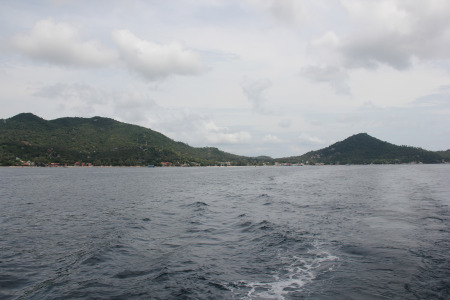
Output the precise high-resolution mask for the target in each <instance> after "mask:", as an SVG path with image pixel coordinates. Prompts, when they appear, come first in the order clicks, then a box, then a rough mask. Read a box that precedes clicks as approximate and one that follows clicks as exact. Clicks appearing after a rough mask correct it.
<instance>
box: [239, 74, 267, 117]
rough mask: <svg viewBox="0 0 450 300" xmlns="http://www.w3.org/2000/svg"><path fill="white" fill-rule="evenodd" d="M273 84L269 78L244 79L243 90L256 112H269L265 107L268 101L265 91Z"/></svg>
mask: <svg viewBox="0 0 450 300" xmlns="http://www.w3.org/2000/svg"><path fill="white" fill-rule="evenodd" d="M271 86H272V82H271V81H270V80H269V79H268V78H260V79H257V80H249V79H244V81H243V83H242V91H243V92H244V94H245V96H247V99H248V100H249V101H250V102H251V104H252V106H253V109H254V110H255V111H256V112H259V113H267V110H266V109H265V107H264V103H265V102H267V98H266V96H265V94H264V92H265V91H266V90H267V89H268V88H270V87H271Z"/></svg>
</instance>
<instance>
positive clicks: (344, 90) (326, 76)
mask: <svg viewBox="0 0 450 300" xmlns="http://www.w3.org/2000/svg"><path fill="white" fill-rule="evenodd" d="M300 74H301V75H302V76H304V77H306V78H308V79H309V80H310V81H312V82H319V83H320V82H325V83H329V84H330V85H331V87H332V88H333V89H334V90H335V92H336V93H337V94H344V95H348V94H350V87H349V85H348V81H349V76H348V73H347V71H346V70H345V69H343V68H339V67H333V66H323V67H317V66H307V67H304V68H302V69H301V71H300Z"/></svg>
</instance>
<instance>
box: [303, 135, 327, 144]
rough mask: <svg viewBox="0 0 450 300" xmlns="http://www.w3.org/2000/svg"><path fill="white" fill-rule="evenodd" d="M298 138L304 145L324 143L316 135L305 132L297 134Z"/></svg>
mask: <svg viewBox="0 0 450 300" xmlns="http://www.w3.org/2000/svg"><path fill="white" fill-rule="evenodd" d="M299 140H300V142H301V143H303V144H306V145H321V144H326V142H325V141H324V140H322V139H320V138H318V137H316V136H312V135H309V134H307V133H302V134H300V136H299Z"/></svg>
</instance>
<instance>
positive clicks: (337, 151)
mask: <svg viewBox="0 0 450 300" xmlns="http://www.w3.org/2000/svg"><path fill="white" fill-rule="evenodd" d="M445 160H446V159H445V157H444V156H441V155H440V154H439V153H437V152H432V151H427V150H424V149H421V148H416V147H408V146H397V145H393V144H390V143H388V142H383V141H381V140H378V139H376V138H374V137H371V136H370V135H368V134H366V133H360V134H356V135H353V136H351V137H349V138H347V139H345V140H343V141H340V142H337V143H335V144H333V145H331V146H329V147H326V148H324V149H321V150H317V151H311V152H308V153H306V154H303V155H301V156H296V157H288V158H285V159H281V161H285V162H291V163H297V162H300V163H308V164H398V163H414V162H416V163H440V162H443V161H445Z"/></svg>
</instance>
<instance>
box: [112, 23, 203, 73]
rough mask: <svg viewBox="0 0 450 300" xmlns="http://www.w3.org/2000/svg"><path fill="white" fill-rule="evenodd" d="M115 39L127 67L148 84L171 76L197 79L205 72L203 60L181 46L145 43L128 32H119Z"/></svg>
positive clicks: (114, 35)
mask: <svg viewBox="0 0 450 300" xmlns="http://www.w3.org/2000/svg"><path fill="white" fill-rule="evenodd" d="M112 38H113V40H114V42H115V43H116V45H117V47H118V48H119V53H120V57H121V59H122V60H123V61H124V62H125V64H126V66H127V67H128V68H129V69H130V70H132V71H134V72H136V73H137V74H139V75H141V76H143V77H144V78H146V79H148V80H151V81H152V80H158V79H162V78H165V77H168V76H170V75H174V74H176V75H194V74H199V73H201V72H203V71H204V70H205V66H204V65H203V63H202V62H201V60H200V57H199V56H198V55H197V54H196V53H195V52H193V51H191V50H187V49H183V48H182V47H181V45H180V44H178V43H176V42H173V43H170V44H157V43H153V42H150V41H147V40H143V39H140V38H138V37H137V36H135V35H134V34H133V33H132V32H130V31H128V30H117V31H114V32H113V33H112Z"/></svg>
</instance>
